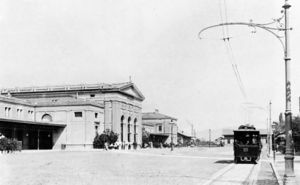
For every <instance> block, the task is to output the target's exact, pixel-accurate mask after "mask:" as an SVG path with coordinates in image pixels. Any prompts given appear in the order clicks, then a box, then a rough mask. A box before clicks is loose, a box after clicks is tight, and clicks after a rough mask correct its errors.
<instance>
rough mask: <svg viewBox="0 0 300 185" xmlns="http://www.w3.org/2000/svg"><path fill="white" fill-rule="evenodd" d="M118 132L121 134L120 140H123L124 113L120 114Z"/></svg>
mask: <svg viewBox="0 0 300 185" xmlns="http://www.w3.org/2000/svg"><path fill="white" fill-rule="evenodd" d="M120 134H121V142H123V141H124V115H122V116H121V129H120Z"/></svg>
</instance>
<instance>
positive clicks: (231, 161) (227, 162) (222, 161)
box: [215, 160, 234, 164]
mask: <svg viewBox="0 0 300 185" xmlns="http://www.w3.org/2000/svg"><path fill="white" fill-rule="evenodd" d="M233 162H234V161H233V160H219V161H216V162H215V163H219V164H231V163H233Z"/></svg>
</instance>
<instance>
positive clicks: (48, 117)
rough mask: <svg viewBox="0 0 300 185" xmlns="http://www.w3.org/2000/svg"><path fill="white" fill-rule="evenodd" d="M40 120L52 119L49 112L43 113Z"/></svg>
mask: <svg viewBox="0 0 300 185" xmlns="http://www.w3.org/2000/svg"><path fill="white" fill-rule="evenodd" d="M42 121H45V122H51V121H52V116H51V115H50V114H44V115H43V116H42Z"/></svg>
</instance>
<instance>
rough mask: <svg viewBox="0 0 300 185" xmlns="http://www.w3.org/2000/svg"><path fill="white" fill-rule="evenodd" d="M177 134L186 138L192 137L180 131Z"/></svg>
mask: <svg viewBox="0 0 300 185" xmlns="http://www.w3.org/2000/svg"><path fill="white" fill-rule="evenodd" d="M177 134H178V135H180V136H182V137H187V138H192V136H188V135H186V134H184V133H182V132H177Z"/></svg>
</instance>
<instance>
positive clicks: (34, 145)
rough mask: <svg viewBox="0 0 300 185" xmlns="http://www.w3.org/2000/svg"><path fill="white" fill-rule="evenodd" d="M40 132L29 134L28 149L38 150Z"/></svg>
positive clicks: (33, 131)
mask: <svg viewBox="0 0 300 185" xmlns="http://www.w3.org/2000/svg"><path fill="white" fill-rule="evenodd" d="M37 140H38V132H37V131H35V130H32V131H29V132H28V148H29V149H38V141H37Z"/></svg>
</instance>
